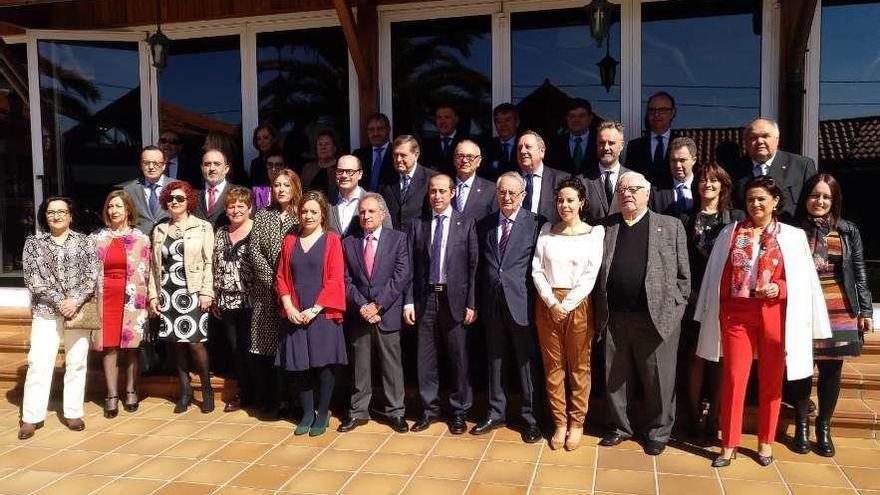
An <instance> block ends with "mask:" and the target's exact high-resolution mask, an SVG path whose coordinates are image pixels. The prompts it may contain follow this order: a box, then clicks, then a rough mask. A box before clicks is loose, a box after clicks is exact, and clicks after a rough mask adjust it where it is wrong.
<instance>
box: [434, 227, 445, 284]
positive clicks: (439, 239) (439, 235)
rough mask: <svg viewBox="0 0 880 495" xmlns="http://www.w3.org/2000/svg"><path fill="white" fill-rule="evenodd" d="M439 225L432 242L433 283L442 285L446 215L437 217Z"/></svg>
mask: <svg viewBox="0 0 880 495" xmlns="http://www.w3.org/2000/svg"><path fill="white" fill-rule="evenodd" d="M434 218H436V219H437V225H436V226H435V227H434V240H433V241H431V283H432V284H439V283H440V255H441V249H440V248H441V247H442V246H443V220H445V219H446V215H437V216H436V217H434Z"/></svg>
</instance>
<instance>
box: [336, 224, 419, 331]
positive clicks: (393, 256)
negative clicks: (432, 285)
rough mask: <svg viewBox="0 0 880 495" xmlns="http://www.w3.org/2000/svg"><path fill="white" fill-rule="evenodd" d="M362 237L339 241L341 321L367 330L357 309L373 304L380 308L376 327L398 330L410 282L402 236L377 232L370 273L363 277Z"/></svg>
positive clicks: (382, 231)
mask: <svg viewBox="0 0 880 495" xmlns="http://www.w3.org/2000/svg"><path fill="white" fill-rule="evenodd" d="M363 246H364V235H363V231H361V232H360V233H359V234H358V235H354V236H349V237H346V238H345V239H343V240H342V249H343V252H344V254H345V302H346V307H347V310H346V316H345V322H346V324H348V325H355V326H356V327H368V326H369V323H367V322H366V321H365V320H364V319H363V317H361V314H360V309H361V306H363V305H365V304H369V303H371V302H376V303H378V304H379V305H380V306H382V308H383V310H382V312H381V316H382V321H380V322H379V328H380V329H382V330H384V331H386V332H394V331H397V330H400V327H401V321H402V318H403V295H404V292H405V291H406V288H407V287H408V286H409V285H410V283H411V281H412V265H411V263H410V256H409V244H408V242H407V238H406V234H404V233H403V232H398V231H396V230H392V229H385V228H383V229H382V230H381V231H380V233H379V243H378V245H377V246H376V257H375V260H374V262H373V274H372V276H368V275H367V268H366V265H365V263H364V248H363Z"/></svg>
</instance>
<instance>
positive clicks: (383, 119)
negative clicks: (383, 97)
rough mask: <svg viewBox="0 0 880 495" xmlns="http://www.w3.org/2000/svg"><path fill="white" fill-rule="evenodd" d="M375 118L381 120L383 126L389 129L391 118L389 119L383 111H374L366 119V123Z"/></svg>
mask: <svg viewBox="0 0 880 495" xmlns="http://www.w3.org/2000/svg"><path fill="white" fill-rule="evenodd" d="M376 120H379V121H381V122H382V123H383V124H385V127H387V128H388V129H391V119H389V118H388V116H387V115H385V114H384V113H382V112H376V113H374V114H373V115H370V117H369V118H368V119H367V123H368V124H369V123H370V122H374V121H376Z"/></svg>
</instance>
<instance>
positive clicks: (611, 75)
mask: <svg viewBox="0 0 880 495" xmlns="http://www.w3.org/2000/svg"><path fill="white" fill-rule="evenodd" d="M608 45H609V46H610V45H611V43H610V40H609V43H608ZM596 65H598V66H599V78H600V79H601V80H602V86H604V87H605V92H607V93H610V92H611V87H612V86H614V79H615V77H616V76H617V66H618V65H620V62H618V61H617V60H615V59H614V57H612V56H611V49H610V48H608V47H606V48H605V57H603V58H602V60H600V61H599V62H598V63H597V64H596Z"/></svg>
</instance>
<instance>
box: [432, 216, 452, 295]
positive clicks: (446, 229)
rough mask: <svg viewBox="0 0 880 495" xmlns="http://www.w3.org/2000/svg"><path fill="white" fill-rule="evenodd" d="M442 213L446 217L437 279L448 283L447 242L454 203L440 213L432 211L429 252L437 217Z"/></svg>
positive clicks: (440, 282) (442, 282)
mask: <svg viewBox="0 0 880 495" xmlns="http://www.w3.org/2000/svg"><path fill="white" fill-rule="evenodd" d="M440 215H445V216H446V218H444V219H443V240H442V241H441V242H440V280H438V281H437V283H439V284H445V283H446V243H447V242H449V224H450V220H451V219H452V205H449V206H447V207H446V209H445V210H443V211H442V212H440V213H437V212H436V211H432V212H431V238H430V242H429V244H428V252H429V253H430V251H431V246H433V245H434V229H436V228H437V217H439V216H440Z"/></svg>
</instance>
